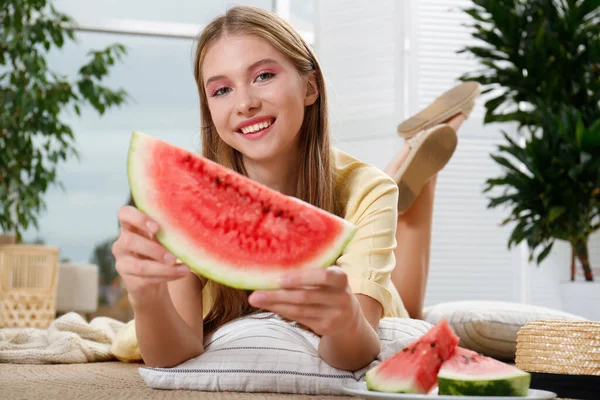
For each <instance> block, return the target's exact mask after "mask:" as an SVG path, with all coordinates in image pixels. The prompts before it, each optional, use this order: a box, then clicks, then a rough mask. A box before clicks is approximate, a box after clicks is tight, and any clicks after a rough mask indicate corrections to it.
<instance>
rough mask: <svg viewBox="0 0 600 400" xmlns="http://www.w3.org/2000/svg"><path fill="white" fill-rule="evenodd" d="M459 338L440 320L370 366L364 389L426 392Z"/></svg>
mask: <svg viewBox="0 0 600 400" xmlns="http://www.w3.org/2000/svg"><path fill="white" fill-rule="evenodd" d="M458 342H459V338H458V336H456V334H455V333H454V332H453V331H452V328H450V326H449V325H448V322H447V321H446V320H445V319H443V320H441V321H440V322H438V323H437V324H436V325H435V326H434V327H433V328H431V329H430V330H429V331H427V332H426V333H425V334H424V335H423V336H421V337H420V338H419V339H417V340H415V341H413V342H412V343H410V344H409V345H408V346H406V347H404V348H403V349H402V350H401V351H399V352H398V353H396V354H395V355H393V356H391V357H389V358H387V359H386V360H384V361H383V362H381V363H380V364H378V365H377V366H375V367H373V368H372V369H370V370H369V371H368V372H367V374H366V376H365V380H366V383H367V389H368V390H372V391H378V392H394V393H417V394H425V393H429V392H430V391H431V390H432V389H433V388H434V387H435V385H436V383H437V374H438V371H439V369H440V367H441V365H442V363H443V362H444V361H445V360H447V359H449V358H450V357H451V356H452V354H454V350H455V349H456V347H457V346H458Z"/></svg>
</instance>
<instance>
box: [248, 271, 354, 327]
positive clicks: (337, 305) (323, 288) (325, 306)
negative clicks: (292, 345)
mask: <svg viewBox="0 0 600 400" xmlns="http://www.w3.org/2000/svg"><path fill="white" fill-rule="evenodd" d="M280 285H281V287H282V289H280V290H260V291H258V290H257V291H255V292H254V293H252V294H251V295H250V297H249V301H250V304H251V305H252V306H253V307H256V308H261V309H263V310H267V311H271V312H274V313H276V314H278V315H280V316H282V317H283V318H287V319H289V320H293V321H296V322H297V323H299V324H302V325H304V326H305V327H307V328H309V329H310V330H312V331H313V332H315V333H316V334H317V335H320V336H335V335H338V334H341V333H344V332H347V331H348V330H350V329H351V328H352V327H353V326H356V325H357V323H358V321H359V315H360V304H359V303H358V300H357V299H356V296H354V294H352V292H351V291H350V287H349V286H348V277H347V276H346V273H345V272H344V271H343V270H342V269H341V268H340V267H337V266H332V267H329V268H308V269H301V270H297V271H293V272H290V273H288V274H287V275H285V276H284V277H283V278H282V280H281V281H280Z"/></svg>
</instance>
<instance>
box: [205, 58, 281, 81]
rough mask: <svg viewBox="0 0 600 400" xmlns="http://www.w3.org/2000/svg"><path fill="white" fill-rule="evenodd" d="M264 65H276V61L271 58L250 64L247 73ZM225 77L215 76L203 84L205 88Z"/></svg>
mask: <svg viewBox="0 0 600 400" xmlns="http://www.w3.org/2000/svg"><path fill="white" fill-rule="evenodd" d="M264 64H278V63H277V61H275V60H273V59H272V58H263V59H262V60H258V61H256V62H254V63H252V65H250V66H249V67H248V68H247V71H250V70H253V69H254V68H256V67H258V66H260V65H264ZM225 78H226V77H225V75H216V76H211V77H210V78H208V79H207V81H206V83H205V84H204V85H205V86H208V85H209V84H210V83H211V82H214V81H218V80H219V79H225Z"/></svg>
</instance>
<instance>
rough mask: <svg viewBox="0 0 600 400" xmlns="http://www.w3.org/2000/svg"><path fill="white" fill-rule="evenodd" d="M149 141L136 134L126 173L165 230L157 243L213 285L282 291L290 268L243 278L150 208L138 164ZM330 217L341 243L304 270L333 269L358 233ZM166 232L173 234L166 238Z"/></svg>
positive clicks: (137, 197)
mask: <svg viewBox="0 0 600 400" xmlns="http://www.w3.org/2000/svg"><path fill="white" fill-rule="evenodd" d="M150 140H156V139H154V138H152V137H151V136H149V135H146V134H144V133H142V132H139V131H134V132H133V134H132V136H131V142H130V147H129V153H128V159H127V171H128V179H129V185H130V189H131V194H132V197H133V200H134V201H135V204H136V207H137V208H138V209H139V210H140V211H142V212H144V213H145V214H146V215H148V216H149V217H151V218H152V219H154V220H155V221H156V222H158V224H159V225H160V226H161V227H162V228H163V229H161V230H159V232H158V233H157V234H156V239H157V240H158V242H159V243H161V244H162V245H163V246H164V247H165V248H166V249H167V250H168V251H170V252H171V253H173V254H174V255H175V256H176V257H177V258H179V259H180V260H181V261H182V262H183V263H184V264H185V265H187V266H188V267H190V269H191V270H192V271H193V272H194V273H196V274H199V275H202V276H204V277H205V278H207V279H210V280H212V281H214V282H217V283H221V284H223V285H227V286H230V287H233V288H237V289H245V290H261V289H262V290H266V289H278V288H280V287H281V286H280V284H279V282H278V280H279V278H280V277H281V276H282V274H284V273H287V272H289V270H290V269H289V268H287V269H286V268H285V267H283V268H282V269H281V270H279V271H277V270H275V271H273V272H265V271H263V272H262V273H260V274H257V273H256V272H255V271H254V272H252V273H249V274H244V273H242V272H241V271H240V270H239V269H238V268H226V267H225V266H224V265H223V263H222V262H220V261H218V260H216V259H214V257H211V256H210V255H209V254H208V253H207V252H203V251H202V249H200V248H198V247H197V246H196V245H195V244H194V243H192V242H191V241H190V240H189V239H188V238H187V237H186V235H185V234H184V233H183V232H178V230H177V228H176V227H174V226H169V223H168V221H167V220H166V218H163V217H161V215H160V214H161V213H160V211H159V210H156V209H153V208H152V207H151V206H150V204H149V201H148V199H146V198H145V197H144V191H145V187H146V185H145V182H144V180H145V179H144V174H143V171H144V167H143V165H139V164H138V163H136V160H139V161H143V160H140V157H136V155H139V154H142V155H143V154H144V151H143V149H141V147H142V146H143V145H144V143H147V142H148V141H150ZM294 200H296V199H294ZM298 201H300V200H298ZM305 204H306V205H308V206H309V207H314V206H312V205H310V204H308V203H305ZM314 208H315V210H318V211H320V212H322V210H320V209H318V208H316V207H314ZM330 215H331V216H332V217H333V218H334V219H337V220H339V223H340V225H341V230H340V232H339V234H338V239H337V240H336V241H334V242H333V243H332V244H331V245H330V246H329V247H328V249H327V251H326V252H324V253H323V254H321V256H320V257H315V258H314V259H313V260H311V261H310V264H307V265H304V266H302V267H304V268H325V267H328V266H330V265H333V263H335V261H336V260H337V259H338V257H339V256H340V255H341V254H342V252H343V251H344V249H345V247H346V246H347V245H348V243H349V242H350V240H352V237H353V236H354V234H355V233H356V229H357V227H356V226H355V225H354V224H352V223H351V222H350V221H347V220H345V219H343V218H340V217H337V216H335V215H333V214H330ZM167 232H172V233H171V234H167Z"/></svg>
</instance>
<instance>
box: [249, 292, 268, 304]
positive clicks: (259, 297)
mask: <svg viewBox="0 0 600 400" xmlns="http://www.w3.org/2000/svg"><path fill="white" fill-rule="evenodd" d="M251 297H252V301H253V302H257V303H259V302H261V301H263V300H264V299H265V295H264V294H263V293H258V292H254V293H252V296H251Z"/></svg>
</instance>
